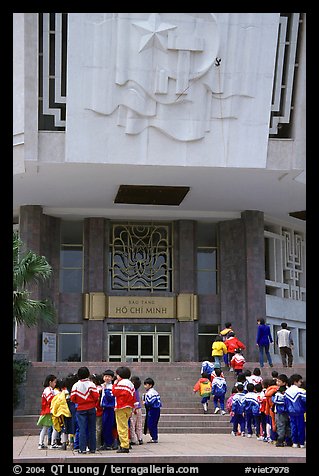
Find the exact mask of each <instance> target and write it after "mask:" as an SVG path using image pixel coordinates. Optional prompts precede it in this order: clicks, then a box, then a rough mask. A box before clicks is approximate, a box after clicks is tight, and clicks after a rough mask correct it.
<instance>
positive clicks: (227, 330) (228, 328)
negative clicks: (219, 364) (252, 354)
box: [220, 322, 233, 370]
mask: <svg viewBox="0 0 319 476" xmlns="http://www.w3.org/2000/svg"><path fill="white" fill-rule="evenodd" d="M230 332H233V329H232V325H231V322H225V328H224V329H222V330H221V331H220V335H221V336H222V339H223V342H225V340H226V339H227V337H228V336H229V333H230ZM223 359H224V363H225V366H226V367H227V369H228V370H229V365H230V364H229V363H230V360H229V359H228V353H226V354H224V356H223Z"/></svg>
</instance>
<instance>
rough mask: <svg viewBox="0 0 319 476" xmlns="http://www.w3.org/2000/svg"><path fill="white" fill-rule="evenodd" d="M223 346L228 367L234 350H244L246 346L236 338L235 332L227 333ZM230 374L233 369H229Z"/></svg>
mask: <svg viewBox="0 0 319 476" xmlns="http://www.w3.org/2000/svg"><path fill="white" fill-rule="evenodd" d="M225 346H226V347H227V354H228V363H229V365H228V366H230V362H231V359H232V358H233V357H234V355H235V350H236V349H242V350H245V349H246V346H245V344H243V343H242V342H241V341H240V340H239V339H238V338H237V337H236V336H235V332H232V331H231V332H228V334H227V338H226V340H225ZM229 370H230V371H231V372H233V371H234V369H233V367H230V369H229Z"/></svg>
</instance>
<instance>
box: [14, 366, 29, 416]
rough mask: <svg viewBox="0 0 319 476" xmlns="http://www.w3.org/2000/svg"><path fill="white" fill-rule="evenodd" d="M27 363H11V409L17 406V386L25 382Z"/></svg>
mask: <svg viewBox="0 0 319 476" xmlns="http://www.w3.org/2000/svg"><path fill="white" fill-rule="evenodd" d="M28 366H29V361H28V360H26V359H19V360H18V359H15V360H14V361H13V409H15V408H16V407H17V406H18V404H19V385H20V384H21V383H23V382H24V381H25V378H26V372H27V369H28Z"/></svg>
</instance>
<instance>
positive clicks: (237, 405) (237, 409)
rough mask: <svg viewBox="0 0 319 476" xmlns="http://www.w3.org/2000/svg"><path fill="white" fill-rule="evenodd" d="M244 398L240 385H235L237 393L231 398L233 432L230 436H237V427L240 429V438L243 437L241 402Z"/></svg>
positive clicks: (243, 422) (242, 388)
mask: <svg viewBox="0 0 319 476" xmlns="http://www.w3.org/2000/svg"><path fill="white" fill-rule="evenodd" d="M244 398H245V393H244V386H243V384H242V383H238V385H237V393H235V395H234V396H233V400H232V406H231V409H232V413H233V430H232V432H231V435H232V436H237V434H238V425H239V427H240V434H241V436H245V418H244V407H243V401H244Z"/></svg>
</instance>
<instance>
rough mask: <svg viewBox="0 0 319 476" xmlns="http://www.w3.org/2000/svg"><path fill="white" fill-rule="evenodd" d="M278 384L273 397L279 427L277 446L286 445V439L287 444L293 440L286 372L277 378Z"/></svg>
mask: <svg viewBox="0 0 319 476" xmlns="http://www.w3.org/2000/svg"><path fill="white" fill-rule="evenodd" d="M276 383H277V385H279V388H278V390H277V392H276V393H275V394H274V395H273V396H272V397H271V399H272V402H273V403H274V413H275V420H276V428H277V434H278V438H277V443H276V446H277V447H282V446H285V444H284V442H285V440H286V443H287V446H292V442H291V429H290V420H289V414H288V412H287V409H286V405H285V399H284V395H285V392H286V390H287V384H288V377H287V375H286V374H280V375H278V378H277V382H276Z"/></svg>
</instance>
